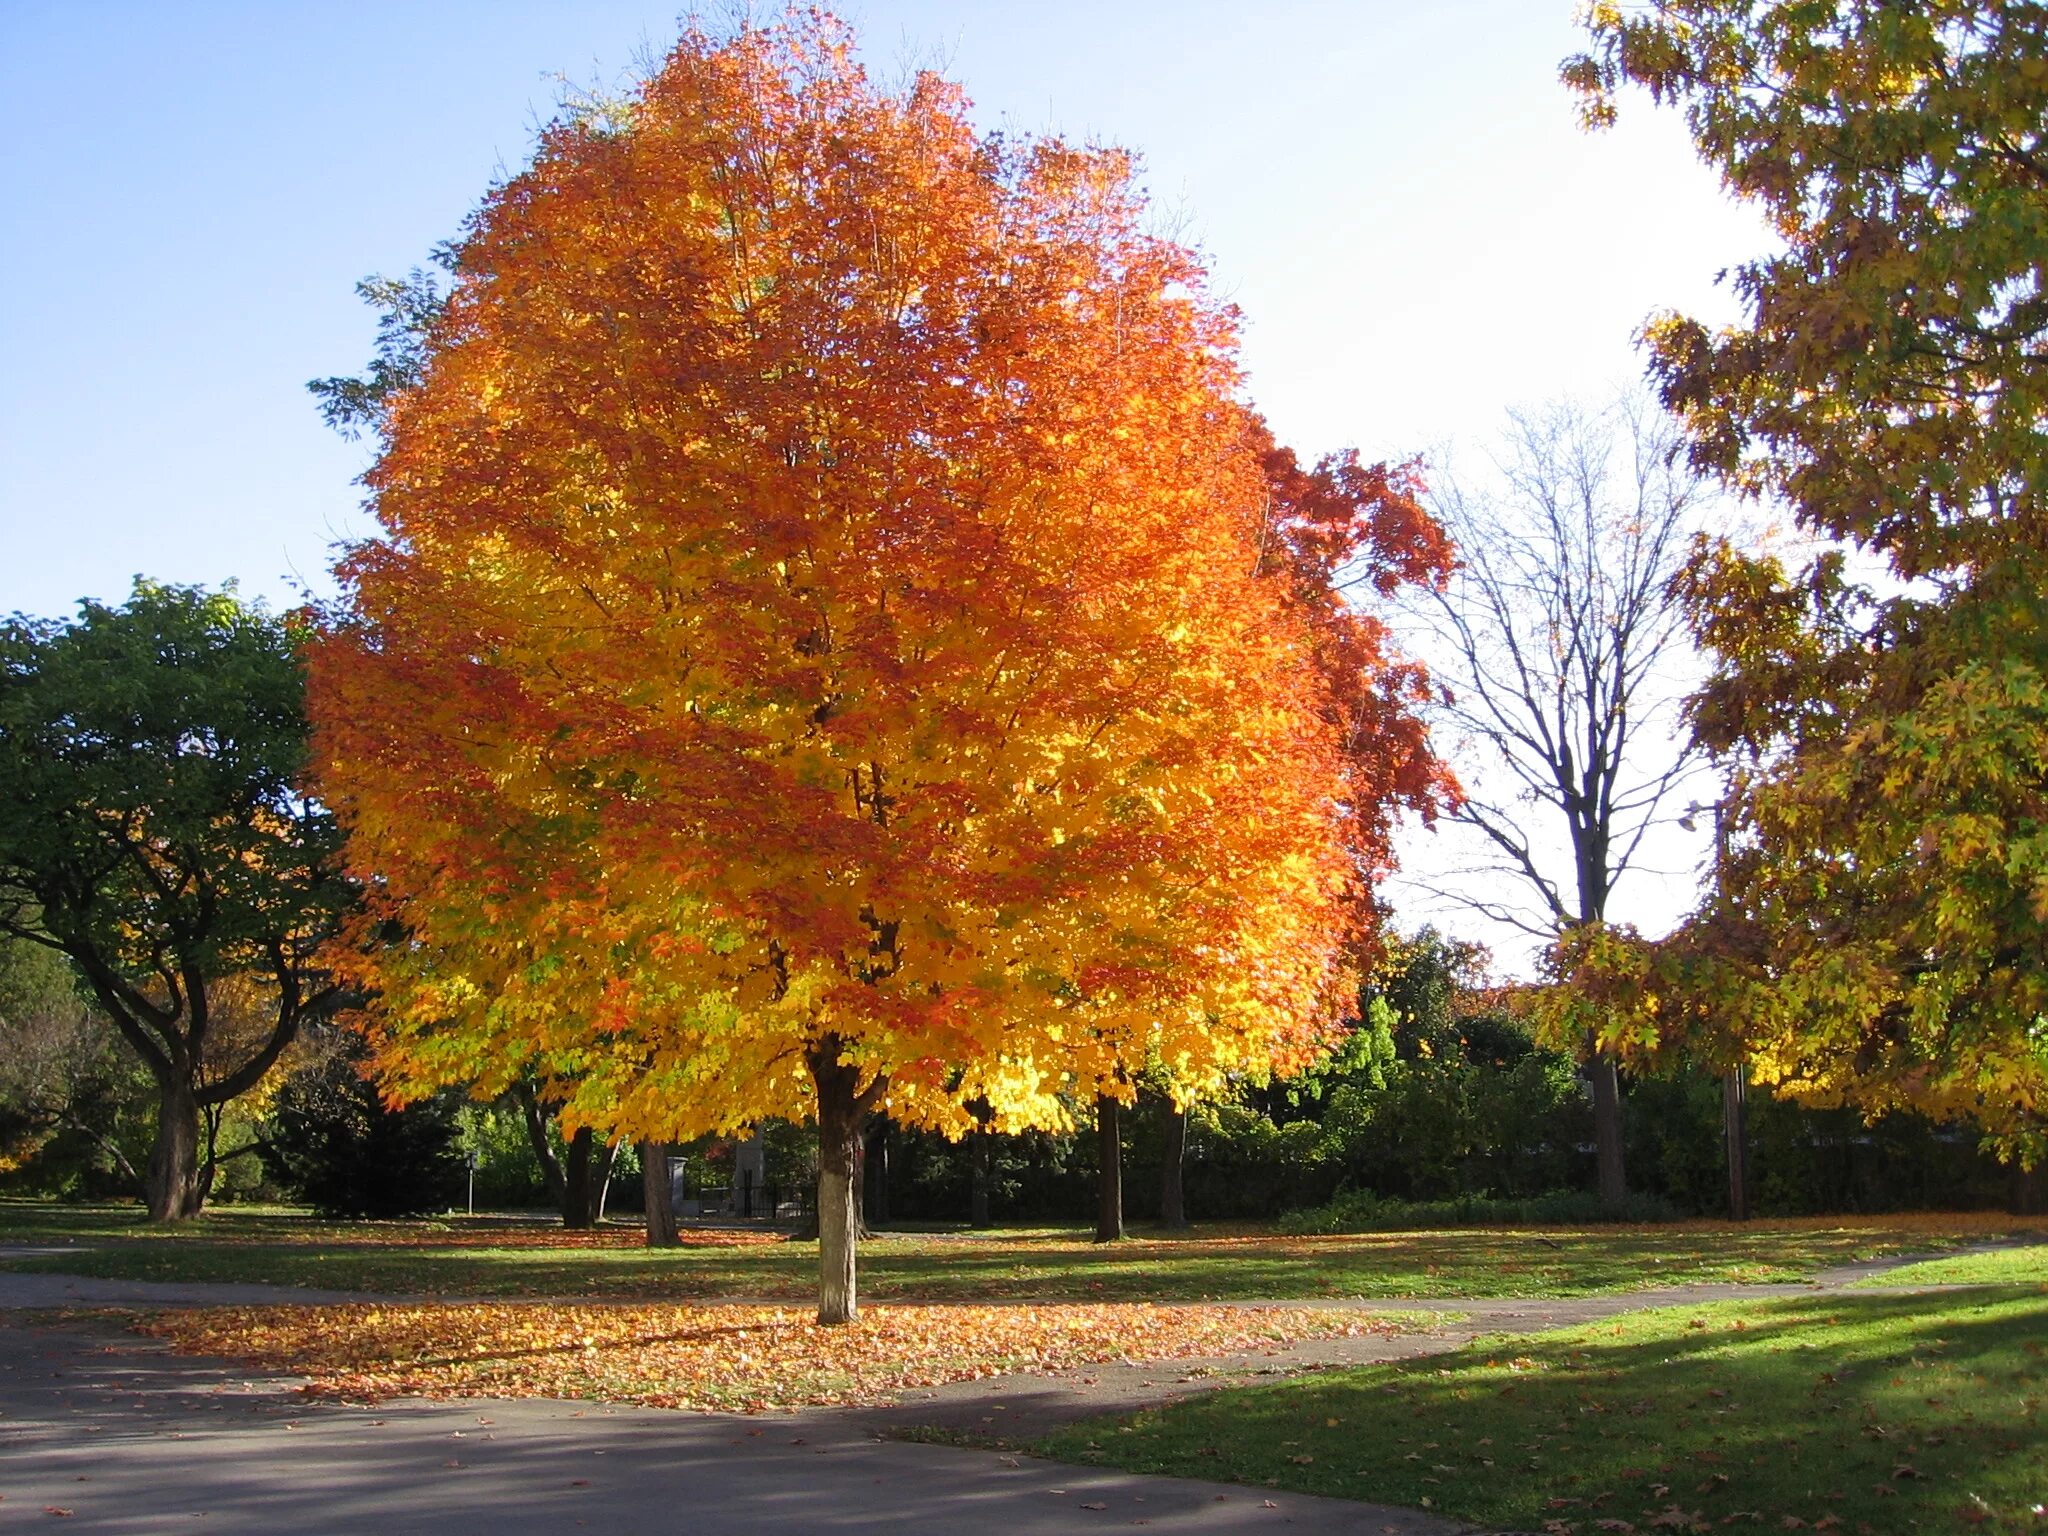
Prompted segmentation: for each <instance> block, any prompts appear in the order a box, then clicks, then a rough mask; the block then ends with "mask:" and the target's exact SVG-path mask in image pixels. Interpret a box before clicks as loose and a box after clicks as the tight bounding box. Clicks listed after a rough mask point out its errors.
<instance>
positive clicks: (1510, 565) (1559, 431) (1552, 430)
mask: <svg viewBox="0 0 2048 1536" xmlns="http://www.w3.org/2000/svg"><path fill="white" fill-rule="evenodd" d="M1495 468H1496V470H1497V475H1496V476H1495V477H1493V479H1492V482H1491V483H1490V484H1489V486H1488V488H1487V489H1486V490H1485V491H1483V492H1478V491H1468V490H1467V489H1466V488H1465V486H1463V485H1461V484H1460V483H1459V482H1458V480H1457V479H1456V478H1454V477H1451V476H1445V475H1439V477H1438V478H1437V484H1436V487H1435V489H1434V490H1433V491H1432V495H1431V501H1432V507H1431V510H1432V511H1433V512H1434V513H1435V514H1436V516H1437V518H1438V519H1439V521H1441V522H1442V523H1443V525H1444V527H1445V528H1446V529H1447V530H1448V531H1449V532H1450V534H1451V536H1452V537H1453V538H1454V539H1455V540H1456V542H1457V545H1458V551H1459V561H1460V564H1459V568H1458V570H1457V572H1456V574H1455V575H1454V576H1453V577H1452V579H1451V581H1450V583H1449V584H1448V585H1447V586H1445V587H1444V588H1443V589H1442V590H1441V591H1439V592H1434V593H1429V594H1427V595H1426V596H1425V597H1424V598H1423V599H1421V601H1422V604H1423V616H1424V617H1425V618H1426V620H1427V622H1428V625H1429V628H1430V630H1431V631H1432V632H1433V638H1434V641H1435V644H1434V646H1433V647H1432V655H1431V657H1430V660H1431V664H1432V669H1433V671H1434V672H1435V673H1436V675H1437V677H1438V678H1439V680H1440V681H1441V682H1443V683H1444V684H1445V685H1446V697H1445V699H1444V701H1443V703H1442V704H1441V705H1440V707H1439V708H1438V711H1437V718H1436V722H1435V725H1436V728H1437V731H1438V734H1439V736H1440V737H1447V738H1449V748H1450V755H1451V757H1452V760H1453V761H1454V763H1457V764H1458V766H1459V769H1460V773H1461V776H1462V777H1464V778H1465V779H1466V780H1467V783H1466V791H1467V798H1466V800H1465V801H1464V804H1463V806H1462V807H1461V808H1460V810H1459V811H1458V812H1457V814H1456V817H1455V821H1456V822H1458V823H1462V824H1463V825H1464V826H1465V827H1466V828H1468V829H1469V830H1470V832H1471V833H1473V834H1476V835H1475V836H1474V837H1473V838H1472V842H1473V843H1475V844H1476V846H1477V847H1478V849H1479V850H1480V851H1479V853H1478V855H1477V857H1476V858H1475V859H1474V860H1473V861H1472V863H1470V864H1469V865H1468V866H1466V867H1464V868H1462V869H1459V870H1456V871H1453V872H1452V878H1451V879H1450V880H1449V881H1447V882H1444V883H1439V884H1435V885H1431V886H1429V887H1427V888H1428V889H1430V890H1431V891H1432V892H1434V893H1435V894H1437V895H1439V896H1444V897H1448V898H1450V899H1452V900H1455V901H1457V902H1459V903H1461V904H1463V905H1465V906H1467V907H1469V908H1471V909H1472V910H1475V911H1477V912H1479V913H1482V914H1483V915H1485V916H1486V917H1488V918H1490V919H1492V920H1494V921H1496V922H1499V923H1505V924H1508V925H1511V926H1512V927H1514V928H1516V929H1518V930H1520V931H1522V932H1523V933H1526V934H1529V935H1531V936H1532V937H1535V938H1539V939H1543V940H1548V939H1551V938H1554V937H1555V936H1556V935H1557V934H1558V933H1559V932H1560V931H1562V930H1564V929H1567V928H1571V927H1575V926H1577V925H1579V924H1583V923H1590V922H1600V921H1604V920H1605V919H1606V918H1607V916H1608V908H1609V902H1610V899H1611V898H1612V896H1613V894H1614V890H1615V886H1616V885H1617V883H1618V882H1620V881H1621V879H1622V878H1623V877H1624V876H1625V875H1626V874H1628V872H1629V871H1630V870H1631V869H1633V868H1637V867H1638V866H1639V864H1640V862H1641V860H1642V858H1643V855H1644V851H1645V843H1644V840H1645V837H1646V836H1647V835H1648V834H1649V833H1650V831H1651V829H1652V828H1653V827H1655V826H1657V825H1659V824H1660V823H1664V822H1670V821H1675V820H1676V819H1677V816H1678V814H1679V810H1680V809H1681V808H1680V807H1678V806H1676V805H1675V804H1674V802H1675V800H1676V799H1677V796H1676V795H1675V794H1674V791H1675V790H1676V789H1677V788H1678V786H1679V785H1680V783H1681V782H1682V781H1683V780H1684V779H1686V778H1687V777H1688V776H1689V775H1690V774H1692V773H1693V772H1695V771H1696V770H1698V769H1699V768H1700V767H1701V759H1700V757H1699V754H1698V752H1697V750H1696V748H1695V747H1694V746H1693V744H1692V741H1691V737H1690V735H1689V733H1687V732H1686V731H1684V730H1683V728H1682V723H1681V721H1680V720H1679V717H1678V709H1679V705H1680V703H1681V701H1682V700H1683V698H1684V696H1685V693H1686V691H1687V686H1688V679H1689V676H1690V672H1691V670H1692V668H1691V667H1690V661H1691V657H1692V655H1693V651H1692V644H1691V639H1690V634H1689V632H1688V630H1687V628H1686V625H1685V619H1684V615H1683V613H1682V612H1681V610H1680V607H1679V604H1678V602H1677V599H1676V597H1675V595H1674V594H1673V591H1672V578H1673V576H1674V575H1675V574H1676V573H1677V571H1678V569H1679V567H1680V566H1681V564H1683V562H1684V560H1685V557H1686V553H1687V550H1688V547H1689V545H1690V542H1691V538H1692V535H1693V533H1694V531H1695V530H1696V529H1698V528H1699V527H1700V524H1701V519H1702V516H1703V514H1704V513H1705V512H1706V510H1707V507H1708V504H1709V499H1710V496H1711V494H1712V493H1711V491H1710V488H1709V486H1708V484H1707V482H1705V481H1703V480H1702V479H1700V478H1699V477H1698V476H1697V475H1696V474H1694V473H1693V472H1692V470H1691V468H1690V466H1689V465H1688V463H1687V460H1686V458H1685V455H1684V452H1683V446H1682V442H1681V439H1680V438H1679V436H1678V434H1677V432H1676V431H1675V429H1674V428H1673V427H1672V426H1671V425H1670V423H1669V422H1668V420H1667V419H1666V418H1665V417H1664V416H1663V415H1662V413H1661V412H1659V411H1658V410H1657V409H1656V408H1655V407H1654V406H1653V405H1651V404H1650V403H1649V402H1648V401H1646V400H1644V399H1643V398H1641V397H1639V396H1628V397H1624V398H1623V399H1621V400H1620V401H1618V402H1616V403H1615V404H1613V405H1611V406H1609V407H1608V408H1606V409H1604V410H1600V411H1588V410H1585V409H1583V408H1581V407H1578V406H1575V405H1571V404H1560V405H1556V406H1552V407H1550V408H1548V409H1546V410H1544V411H1542V412H1540V413H1533V414H1515V415H1512V416H1511V417H1510V426H1509V428H1508V430H1507V431H1506V432H1505V433H1504V435H1503V438H1502V442H1501V446H1500V449H1499V450H1498V452H1497V454H1496V457H1495ZM1460 759H1462V761H1461V760H1460ZM1584 1056H1585V1062H1586V1068H1587V1071H1588V1075H1589V1076H1590V1078H1591V1081H1592V1088H1593V1107H1594V1123H1595V1127H1596V1137H1597V1141H1598V1153H1599V1176H1600V1195H1601V1199H1602V1200H1603V1202H1605V1203H1607V1204H1608V1205H1610V1206H1614V1205H1619V1204H1620V1203H1621V1201H1622V1199H1623V1197H1624V1195H1625V1194H1626V1181H1625V1177H1624V1170H1623V1166H1622V1143H1621V1086H1620V1082H1619V1080H1618V1078H1617V1075H1616V1072H1615V1064H1614V1060H1613V1058H1612V1057H1611V1056H1609V1055H1607V1054H1606V1053H1604V1052H1601V1051H1598V1050H1597V1049H1595V1047H1594V1042H1592V1041H1591V1040H1590V1039H1589V1040H1588V1041H1587V1042H1586V1043H1585V1047H1584Z"/></svg>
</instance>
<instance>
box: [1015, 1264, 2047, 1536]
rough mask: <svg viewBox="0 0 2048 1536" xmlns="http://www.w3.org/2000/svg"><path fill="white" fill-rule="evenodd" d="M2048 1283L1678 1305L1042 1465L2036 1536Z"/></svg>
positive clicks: (1275, 1395) (1168, 1426)
mask: <svg viewBox="0 0 2048 1536" xmlns="http://www.w3.org/2000/svg"><path fill="white" fill-rule="evenodd" d="M2044 1350H2048V1287H2041V1286H2024V1287H2023V1286H2007V1287H1998V1288H1989V1289H1985V1290H1982V1291H1972V1292H1967V1293H1963V1292H1955V1293H1944V1294H1940V1295H1933V1296H1929V1295H1920V1296H1877V1295H1868V1294H1855V1293H1847V1292H1835V1293H1832V1294H1829V1295H1826V1296H1815V1297H1811V1298H1809V1297H1793V1298H1787V1299H1782V1300H1776V1301H1761V1302H1725V1303H1720V1304H1717V1305H1712V1306H1697V1307H1667V1308H1660V1309H1657V1310H1654V1311H1649V1312H1639V1313H1634V1314H1630V1315H1627V1316H1624V1317H1621V1318H1617V1319H1614V1320H1612V1321H1608V1322H1604V1323H1600V1324H1596V1325H1591V1326H1587V1327H1583V1328H1577V1329H1573V1330H1570V1331H1568V1332H1561V1333H1551V1334H1543V1335H1541V1336H1537V1337H1530V1338H1519V1339H1517V1338H1494V1339H1485V1340H1481V1341H1479V1342H1478V1343H1476V1344H1473V1345H1470V1346H1468V1347H1466V1348H1465V1349H1463V1350H1461V1351H1459V1352H1458V1353H1456V1354H1453V1355H1445V1356H1438V1357H1435V1358H1431V1359H1423V1360H1418V1361H1413V1362H1410V1363H1407V1364H1402V1365H1389V1366H1373V1367H1368V1368H1364V1369H1359V1370H1347V1371H1342V1372H1332V1373H1327V1374H1324V1375H1319V1376H1314V1377H1308V1378H1298V1379H1296V1380H1293V1381H1289V1382H1285V1383H1282V1384H1278V1385H1274V1386H1266V1387H1255V1388H1247V1389H1237V1390H1228V1391H1220V1392H1217V1393H1215V1394H1213V1395H1210V1396H1206V1397H1202V1398H1197V1399H1195V1400H1193V1401H1190V1402H1187V1403H1183V1404H1180V1405H1178V1406H1175V1407H1172V1408H1167V1409H1163V1410H1159V1411H1155V1412H1149V1413H1144V1414H1140V1415H1138V1416H1137V1417H1135V1418H1133V1419H1128V1420H1121V1421H1100V1420H1098V1421H1096V1422H1094V1423H1092V1424H1086V1425H1081V1426H1077V1427H1075V1428H1074V1429H1071V1430H1068V1431H1065V1432H1063V1433H1061V1434H1059V1435H1056V1436H1054V1437H1052V1438H1051V1439H1049V1440H1047V1441H1045V1442H1043V1443H1042V1444H1040V1445H1038V1446H1035V1447H1033V1449H1035V1450H1038V1451H1039V1452H1041V1453H1043V1454H1046V1455H1049V1456H1054V1457H1058V1458H1060V1459H1063V1460H1069V1461H1080V1462H1087V1463H1091V1464H1099V1465H1108V1466H1116V1467H1122V1468H1127V1469H1130V1470H1133V1471H1142V1472H1168V1473H1178V1474H1182V1475H1186V1476H1199V1477H1211V1478H1228V1479H1234V1480H1237V1481H1240V1482H1245V1483H1251V1484H1257V1485H1269V1486H1276V1487H1286V1488H1292V1489H1298V1490H1301V1491H1303V1492H1308V1493H1321V1494H1335V1495H1339V1496H1342V1497H1349V1498H1356V1499H1370V1500H1375V1501H1380V1502H1385V1503H1392V1504H1407V1505H1421V1506H1427V1507H1429V1508H1432V1509H1435V1510H1437V1511H1439V1512H1441V1513H1443V1514H1447V1515H1452V1516H1455V1517H1460V1518H1463V1519H1467V1520H1472V1521H1476V1522H1479V1523H1480V1524H1482V1525H1484V1526H1486V1527H1488V1528H1494V1527H1512V1528H1514V1529H1516V1530H1528V1531H1538V1530H1541V1531H1547V1532H1552V1533H1555V1536H1628V1533H1630V1532H1641V1533H1644V1536H1655V1533H1662V1532H1665V1531H1682V1532H1694V1533H1704V1532H1708V1531H1721V1530H1724V1529H1732V1530H1737V1531H1740V1530H1745V1529H1758V1530H1761V1529H1768V1530H1771V1531H1782V1530H1814V1531H1835V1532H1845V1533H1847V1532H1854V1533H1859V1536H1863V1533H1883V1536H1892V1533H1896V1532H1909V1531H1928V1532H1967V1531H1971V1530H1983V1531H1986V1532H2014V1531H2029V1532H2037V1533H2038V1532H2040V1531H2042V1530H2044V1529H2048V1518H2044V1517H2043V1516H2041V1515H2040V1514H2038V1513H2037V1512H2036V1511H2037V1510H2038V1509H2039V1508H2040V1506H2042V1505H2043V1504H2048V1426H2044V1423H2043V1419H2042V1412H2041V1410H2042V1404H2043V1400H2044V1398H2048V1360H2044V1358H2043V1356H2044Z"/></svg>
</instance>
